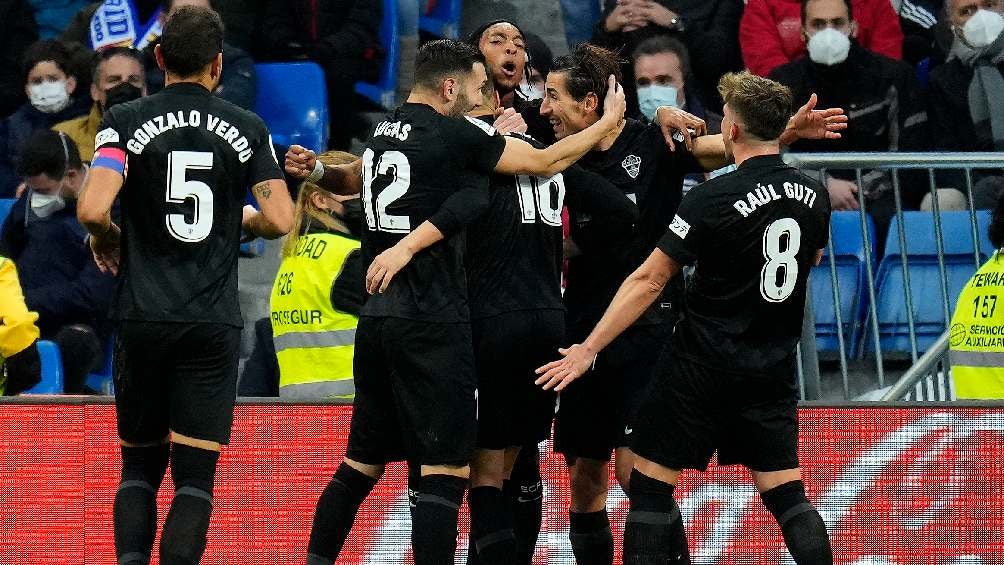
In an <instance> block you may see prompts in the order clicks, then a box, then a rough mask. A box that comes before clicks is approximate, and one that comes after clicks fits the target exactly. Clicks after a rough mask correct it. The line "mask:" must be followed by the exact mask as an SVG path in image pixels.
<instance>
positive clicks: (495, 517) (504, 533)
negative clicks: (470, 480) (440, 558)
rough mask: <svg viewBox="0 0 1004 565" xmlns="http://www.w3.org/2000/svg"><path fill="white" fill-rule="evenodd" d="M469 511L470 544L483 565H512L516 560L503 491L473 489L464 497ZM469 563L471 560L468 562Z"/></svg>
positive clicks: (513, 537)
mask: <svg viewBox="0 0 1004 565" xmlns="http://www.w3.org/2000/svg"><path fill="white" fill-rule="evenodd" d="M467 502H468V505H469V506H470V509H471V541H470V543H471V545H472V546H474V547H475V548H476V551H477V554H478V562H479V563H482V564H483V565H511V564H512V562H513V560H514V559H515V558H516V537H515V535H514V534H513V531H512V516H511V515H510V514H509V509H508V508H507V507H506V506H507V505H506V500H505V496H504V495H503V494H502V489H500V488H495V487H492V486H483V487H475V488H472V489H471V492H470V494H469V495H468V496H467ZM468 563H470V560H468Z"/></svg>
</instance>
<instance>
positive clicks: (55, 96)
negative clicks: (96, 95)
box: [24, 61, 77, 113]
mask: <svg viewBox="0 0 1004 565" xmlns="http://www.w3.org/2000/svg"><path fill="white" fill-rule="evenodd" d="M76 89H77V79H76V78H74V77H72V76H67V75H66V73H65V72H63V70H62V69H60V68H59V66H57V65H56V63H54V62H53V61H41V62H39V63H38V64H36V65H35V66H34V67H32V68H31V70H30V71H28V79H27V81H26V84H25V86H24V92H25V94H27V95H28V100H30V101H31V105H32V106H34V107H35V108H36V109H38V110H39V111H42V112H46V113H55V112H59V111H60V110H62V109H64V108H66V107H67V106H69V105H70V97H71V96H72V95H73V91H74V90H76Z"/></svg>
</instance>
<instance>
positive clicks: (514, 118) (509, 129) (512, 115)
mask: <svg viewBox="0 0 1004 565" xmlns="http://www.w3.org/2000/svg"><path fill="white" fill-rule="evenodd" d="M492 125H493V127H494V128H495V131H497V132H499V133H500V134H502V135H507V134H510V133H514V132H515V133H526V129H527V125H526V120H524V119H523V115H522V114H520V113H519V112H517V111H516V110H514V109H512V108H506V109H505V110H502V111H501V112H500V113H499V115H498V117H497V118H495V123H494V124H492Z"/></svg>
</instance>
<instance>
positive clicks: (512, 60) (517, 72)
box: [478, 22, 526, 92]
mask: <svg viewBox="0 0 1004 565" xmlns="http://www.w3.org/2000/svg"><path fill="white" fill-rule="evenodd" d="M478 49H480V50H481V53H483V54H484V56H485V60H486V61H487V62H488V66H489V67H490V68H491V70H492V78H493V79H494V80H495V86H496V88H498V89H499V90H501V91H505V92H511V91H513V90H516V87H517V86H519V82H520V81H521V80H523V70H524V69H525V67H526V44H525V43H524V41H523V34H521V33H520V32H519V30H518V29H516V26H514V25H512V24H510V23H506V22H502V23H497V24H495V25H493V26H491V27H490V28H488V29H486V30H485V32H484V33H482V34H481V41H480V42H479V43H478Z"/></svg>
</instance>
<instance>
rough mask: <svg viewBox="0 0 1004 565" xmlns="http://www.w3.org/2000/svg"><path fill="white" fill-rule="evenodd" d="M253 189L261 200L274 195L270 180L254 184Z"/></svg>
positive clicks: (256, 196)
mask: <svg viewBox="0 0 1004 565" xmlns="http://www.w3.org/2000/svg"><path fill="white" fill-rule="evenodd" d="M251 191H252V192H254V195H255V198H258V199H259V200H268V198H269V197H270V196H272V189H271V188H269V187H268V181H266V182H260V183H258V184H256V185H254V188H252V189H251Z"/></svg>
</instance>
